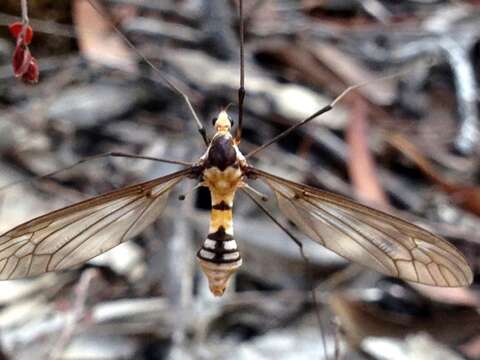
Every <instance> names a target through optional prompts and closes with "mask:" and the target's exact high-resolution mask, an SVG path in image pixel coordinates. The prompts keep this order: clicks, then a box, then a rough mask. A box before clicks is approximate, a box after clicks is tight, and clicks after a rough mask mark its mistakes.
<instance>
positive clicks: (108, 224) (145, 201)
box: [0, 169, 191, 280]
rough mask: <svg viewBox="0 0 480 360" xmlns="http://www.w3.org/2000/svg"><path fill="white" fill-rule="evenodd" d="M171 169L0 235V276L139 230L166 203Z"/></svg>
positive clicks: (105, 246) (31, 270)
mask: <svg viewBox="0 0 480 360" xmlns="http://www.w3.org/2000/svg"><path fill="white" fill-rule="evenodd" d="M189 173H191V169H184V170H181V171H178V172H176V173H173V174H170V175H167V176H164V177H161V178H157V179H154V180H151V181H147V182H144V183H141V184H137V185H133V186H129V187H126V188H123V189H119V190H116V191H113V192H110V193H107V194H103V195H100V196H97V197H94V198H92V199H89V200H86V201H82V202H80V203H77V204H74V205H71V206H68V207H65V208H63V209H60V210H57V211H54V212H51V213H49V214H46V215H43V216H40V217H38V218H36V219H33V220H31V221H28V222H26V223H24V224H22V225H19V226H17V227H15V228H14V229H12V230H10V231H8V232H6V233H5V234H3V235H1V236H0V279H1V280H6V279H15V278H21V277H28V276H34V275H38V274H41V273H44V272H49V271H56V270H63V269H68V268H71V267H74V266H75V265H78V264H80V263H82V262H85V261H87V260H89V259H91V258H93V257H95V256H97V255H100V254H101V253H103V252H105V251H107V250H110V249H111V248H113V247H115V246H117V245H119V244H121V243H122V242H124V241H126V240H128V239H129V238H131V237H133V236H135V235H136V234H138V233H139V232H141V231H142V230H143V229H144V228H145V227H147V226H148V225H149V224H151V223H152V222H153V221H154V220H155V219H156V218H157V217H158V216H160V214H161V213H162V212H163V210H164V209H165V206H166V203H167V199H168V195H169V193H170V191H171V190H172V188H173V187H174V185H176V184H177V183H178V182H179V181H180V180H181V179H183V178H184V177H185V176H187V175H188V174H189Z"/></svg>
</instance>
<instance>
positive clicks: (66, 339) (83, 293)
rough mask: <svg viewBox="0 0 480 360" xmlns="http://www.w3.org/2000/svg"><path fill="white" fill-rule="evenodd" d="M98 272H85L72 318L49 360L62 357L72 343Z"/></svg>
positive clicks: (78, 288)
mask: <svg viewBox="0 0 480 360" xmlns="http://www.w3.org/2000/svg"><path fill="white" fill-rule="evenodd" d="M96 275H97V271H96V270H95V269H87V270H85V271H84V272H83V274H82V276H81V278H80V281H79V282H78V284H77V286H76V288H75V302H74V304H73V309H72V311H71V317H67V321H66V324H65V327H64V328H63V330H62V333H61V334H60V337H59V339H58V341H57V343H56V344H55V346H54V347H53V350H52V352H51V353H50V355H49V356H48V359H49V360H56V359H60V358H61V357H62V354H63V352H64V351H65V348H66V347H67V346H68V344H69V343H70V340H71V339H72V336H73V334H74V333H75V329H76V327H77V325H78V323H79V322H80V321H81V320H82V318H83V317H84V316H85V304H86V302H87V298H88V290H89V289H90V284H91V282H92V280H93V279H94V278H95V277H96Z"/></svg>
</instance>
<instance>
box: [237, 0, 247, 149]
mask: <svg viewBox="0 0 480 360" xmlns="http://www.w3.org/2000/svg"><path fill="white" fill-rule="evenodd" d="M238 14H239V18H240V87H239V88H238V126H237V131H236V134H235V141H236V143H237V144H239V143H240V140H241V139H242V127H243V103H244V100H245V49H244V46H245V19H244V18H243V0H239V2H238Z"/></svg>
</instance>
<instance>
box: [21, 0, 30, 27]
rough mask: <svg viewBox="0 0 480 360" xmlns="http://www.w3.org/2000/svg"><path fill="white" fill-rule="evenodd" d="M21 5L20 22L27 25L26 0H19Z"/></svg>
mask: <svg viewBox="0 0 480 360" xmlns="http://www.w3.org/2000/svg"><path fill="white" fill-rule="evenodd" d="M20 4H21V6H22V23H23V24H24V25H28V22H29V20H28V4H27V0H21V3H20Z"/></svg>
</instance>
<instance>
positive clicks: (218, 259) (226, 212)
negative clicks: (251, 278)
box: [197, 168, 242, 296]
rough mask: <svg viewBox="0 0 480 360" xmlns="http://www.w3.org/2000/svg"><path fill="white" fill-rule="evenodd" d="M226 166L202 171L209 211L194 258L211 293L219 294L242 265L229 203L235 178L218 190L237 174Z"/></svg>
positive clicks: (231, 199) (233, 191) (231, 203)
mask: <svg viewBox="0 0 480 360" xmlns="http://www.w3.org/2000/svg"><path fill="white" fill-rule="evenodd" d="M230 169H231V170H229V169H227V171H225V172H223V171H218V169H216V168H212V169H209V170H206V171H205V174H204V178H205V182H206V185H208V187H209V189H210V193H211V197H212V210H211V217H210V226H209V231H208V235H207V239H206V240H205V242H204V243H203V246H202V248H201V249H200V250H199V251H198V253H197V259H198V261H199V262H200V265H201V267H202V270H203V272H204V273H205V275H206V276H207V278H208V282H209V286H210V290H211V291H212V293H213V294H214V295H215V296H221V295H223V292H224V291H225V288H226V287H227V285H228V280H229V278H230V276H231V275H232V274H233V273H234V272H235V271H236V270H237V269H238V268H239V267H240V266H241V265H242V258H241V257H240V253H239V251H238V248H237V243H236V241H235V239H234V237H233V218H232V216H233V214H232V205H233V199H234V196H235V190H236V187H237V182H238V181H235V182H234V184H232V185H233V186H226V187H225V188H224V189H221V187H222V184H227V183H229V179H231V178H235V179H237V176H233V175H236V174H237V170H238V169H234V168H230ZM238 179H239V178H238ZM211 180H214V181H213V182H212V181H211ZM218 186H220V188H218Z"/></svg>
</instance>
